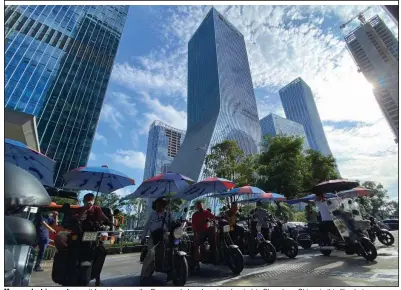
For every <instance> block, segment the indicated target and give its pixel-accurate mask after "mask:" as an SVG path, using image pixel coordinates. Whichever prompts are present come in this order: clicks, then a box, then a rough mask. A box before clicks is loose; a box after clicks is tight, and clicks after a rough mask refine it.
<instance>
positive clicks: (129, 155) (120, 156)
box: [108, 149, 146, 169]
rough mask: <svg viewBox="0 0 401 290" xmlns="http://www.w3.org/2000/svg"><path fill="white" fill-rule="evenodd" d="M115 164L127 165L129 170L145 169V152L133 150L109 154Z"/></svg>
mask: <svg viewBox="0 0 401 290" xmlns="http://www.w3.org/2000/svg"><path fill="white" fill-rule="evenodd" d="M108 155H109V156H110V157H111V158H112V159H113V161H114V162H115V163H118V164H122V165H125V166H126V167H129V168H134V169H143V168H144V167H145V159H146V156H145V154H144V153H143V152H138V151H133V150H121V149H120V150H118V151H117V152H115V153H112V154H108Z"/></svg>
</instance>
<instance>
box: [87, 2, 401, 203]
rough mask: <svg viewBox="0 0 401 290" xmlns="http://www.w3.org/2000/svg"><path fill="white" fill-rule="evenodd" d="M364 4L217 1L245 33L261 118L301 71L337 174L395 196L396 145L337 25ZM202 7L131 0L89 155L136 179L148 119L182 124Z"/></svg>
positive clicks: (278, 111) (95, 161)
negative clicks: (190, 48)
mask: <svg viewBox="0 0 401 290" xmlns="http://www.w3.org/2000/svg"><path fill="white" fill-rule="evenodd" d="M365 7H366V6H349V5H347V6H215V8H216V9H217V10H218V11H219V12H220V13H222V14H223V15H224V16H225V17H226V18H227V19H228V20H229V21H230V22H231V23H232V24H234V25H235V26H236V27H237V28H238V29H239V30H240V31H241V32H242V33H243V34H244V37H245V40H246V45H247V51H248V58H249V62H250V67H251V73H252V79H253V83H254V87H255V95H256V98H257V103H258V111H259V118H260V119H261V118H263V117H264V116H266V115H267V114H269V113H276V114H279V115H281V116H284V113H283V109H282V107H281V104H280V99H279V97H278V93H277V91H278V89H279V88H281V87H282V86H284V85H285V84H287V83H289V82H291V81H292V80H293V79H295V78H297V77H299V76H301V77H302V78H303V79H304V80H305V81H306V82H307V83H308V84H309V86H310V87H311V88H312V91H313V92H314V95H315V99H316V103H317V107H318V110H319V113H320V117H321V119H322V121H323V125H324V129H325V132H326V135H327V138H328V141H329V145H330V147H331V149H332V151H333V155H334V157H336V158H337V159H338V163H339V169H340V172H341V173H342V175H343V176H344V177H347V178H357V179H360V180H374V181H378V182H382V183H383V184H384V186H385V187H386V188H388V189H389V191H390V194H391V195H392V196H393V197H395V196H398V167H397V166H398V164H397V161H398V151H397V146H396V144H395V143H394V141H393V136H392V133H391V131H390V128H389V126H388V125H387V124H386V121H385V119H384V118H383V115H382V113H381V112H380V109H379V107H378V105H377V103H376V101H375V99H374V96H373V94H372V92H371V86H370V85H369V84H368V83H367V82H366V80H365V79H364V77H363V75H362V74H358V73H357V71H356V66H355V64H354V62H353V60H352V59H351V58H350V55H349V53H348V51H347V50H346V49H345V44H344V42H343V37H342V34H341V31H340V29H339V28H338V27H339V26H340V25H341V24H342V23H344V22H345V21H347V20H348V19H350V18H351V17H352V16H354V15H356V14H357V13H358V12H359V11H361V10H363V9H364V8H365ZM210 8H211V6H131V7H130V11H129V13H128V18H127V21H126V24H125V28H124V32H123V35H122V38H121V42H120V46H119V50H118V53H117V56H116V59H115V63H114V68H113V73H112V77H111V79H110V82H109V86H108V89H107V93H106V99H105V103H104V107H103V109H102V114H101V118H100V121H99V124H98V128H97V133H96V137H95V141H94V143H93V146H92V152H91V157H90V161H89V164H88V165H104V164H107V165H108V166H109V167H110V168H113V169H116V170H119V171H121V172H124V173H126V174H128V175H129V176H131V177H132V178H134V179H135V180H136V182H137V184H138V185H139V184H140V183H141V181H142V177H143V168H144V164H145V155H146V146H147V132H148V128H149V125H150V124H151V122H152V121H154V120H156V119H158V120H161V121H163V122H165V123H167V124H169V125H171V126H173V127H176V128H179V129H185V128H186V77H187V42H188V40H189V38H190V37H191V36H192V34H193V33H194V32H195V30H196V28H197V27H198V26H199V24H200V23H201V21H202V20H203V18H204V16H205V15H206V13H207V12H208V10H209V9H210ZM375 14H379V16H381V17H382V19H383V20H384V21H385V23H386V24H387V25H388V26H389V27H390V29H391V30H392V31H394V33H397V28H396V26H395V24H394V23H393V22H392V21H391V19H390V18H389V17H388V16H387V15H386V14H385V12H384V11H382V9H381V8H380V7H379V6H376V7H373V8H372V9H370V10H369V11H368V12H367V13H366V16H367V17H368V18H369V17H371V16H373V15H375ZM357 25H358V22H357V21H354V22H352V23H351V25H350V26H349V27H348V29H352V28H355V27H356V26H357ZM396 36H397V38H398V35H396ZM344 103H347V104H348V106H344ZM355 108H359V109H355ZM131 189H134V188H130V189H127V190H126V191H123V192H121V193H122V194H125V193H127V192H129V191H130V190H131Z"/></svg>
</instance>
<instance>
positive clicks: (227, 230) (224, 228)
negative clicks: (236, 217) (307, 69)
mask: <svg viewBox="0 0 401 290" xmlns="http://www.w3.org/2000/svg"><path fill="white" fill-rule="evenodd" d="M229 231H230V226H229V225H225V226H224V227H223V232H225V233H228V232H229Z"/></svg>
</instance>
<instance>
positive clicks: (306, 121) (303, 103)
mask: <svg viewBox="0 0 401 290" xmlns="http://www.w3.org/2000/svg"><path fill="white" fill-rule="evenodd" d="M279 95H280V98H281V103H282V104H283V108H284V112H285V116H286V117H287V119H289V120H292V121H294V122H297V123H299V124H302V125H303V126H304V130H305V134H306V138H307V139H308V144H309V147H310V149H313V150H316V151H319V152H320V153H322V154H323V155H326V156H328V155H332V154H331V150H330V147H329V144H328V142H327V139H326V134H325V133H324V130H323V125H322V122H321V120H320V116H319V112H318V111H317V107H316V103H315V99H314V98H313V94H312V90H311V89H310V87H309V86H308V85H307V84H306V83H305V81H304V80H303V79H301V78H297V79H295V80H294V81H292V82H291V83H289V84H288V85H286V86H285V87H283V88H282V89H280V90H279Z"/></svg>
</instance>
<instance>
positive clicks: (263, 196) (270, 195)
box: [239, 192, 285, 203]
mask: <svg viewBox="0 0 401 290" xmlns="http://www.w3.org/2000/svg"><path fill="white" fill-rule="evenodd" d="M266 200H275V201H283V200H285V196H284V195H282V194H278V193H274V192H265V193H262V194H261V195H259V196H257V197H253V198H250V199H246V200H241V201H239V202H242V203H245V202H257V201H266Z"/></svg>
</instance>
